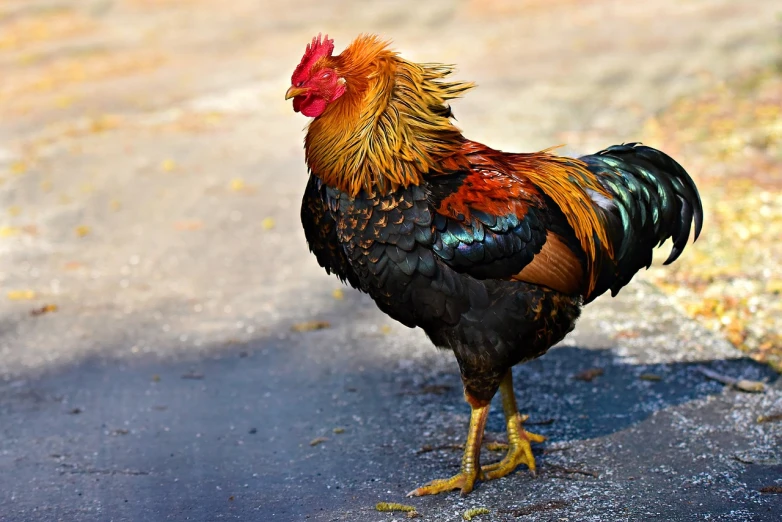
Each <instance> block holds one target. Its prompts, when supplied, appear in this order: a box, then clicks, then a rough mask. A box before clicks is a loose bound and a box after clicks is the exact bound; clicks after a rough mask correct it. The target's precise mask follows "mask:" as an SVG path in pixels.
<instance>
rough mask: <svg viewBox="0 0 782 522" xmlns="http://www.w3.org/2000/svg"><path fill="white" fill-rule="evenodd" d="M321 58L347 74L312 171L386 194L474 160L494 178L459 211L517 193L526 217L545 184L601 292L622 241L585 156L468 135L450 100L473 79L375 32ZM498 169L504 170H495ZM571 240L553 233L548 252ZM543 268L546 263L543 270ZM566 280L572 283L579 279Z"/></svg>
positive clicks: (314, 134)
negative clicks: (518, 148)
mask: <svg viewBox="0 0 782 522" xmlns="http://www.w3.org/2000/svg"><path fill="white" fill-rule="evenodd" d="M318 67H329V68H333V69H334V70H335V71H336V73H337V74H338V75H339V76H340V77H342V78H344V79H345V82H346V90H345V94H344V96H343V97H342V99H340V100H339V102H338V103H334V104H331V105H330V106H329V107H328V108H327V109H326V110H325V111H324V112H323V114H322V115H321V116H320V117H318V118H316V119H315V120H313V121H312V122H311V123H310V126H309V130H308V133H307V137H306V139H305V151H306V156H307V164H308V166H309V168H310V171H311V172H312V173H313V174H315V175H316V176H318V177H319V178H320V179H321V180H322V181H323V182H324V183H325V184H326V185H329V186H332V187H335V188H337V189H339V190H340V191H342V192H346V193H348V194H350V195H352V196H356V195H358V194H359V193H360V192H361V191H362V190H363V191H365V192H366V193H367V194H371V195H374V194H378V193H380V194H385V193H388V192H390V191H393V190H396V189H398V188H399V187H408V186H410V185H418V184H420V183H422V182H423V180H424V177H425V176H429V175H437V174H441V173H443V172H448V171H456V170H460V169H470V170H474V171H475V172H476V174H478V175H479V176H483V177H485V178H486V179H485V180H484V181H485V186H483V187H480V186H478V184H477V183H476V184H474V185H473V186H472V189H474V191H472V192H471V191H466V192H465V191H459V193H458V194H459V196H458V197H456V198H454V199H452V200H451V201H450V202H448V203H449V204H450V205H451V206H452V208H451V210H452V211H456V210H459V211H462V213H463V214H464V212H465V211H466V209H467V206H468V204H469V205H471V206H472V208H476V209H480V208H483V209H485V210H487V211H491V210H497V211H500V209H501V208H505V209H508V208H509V205H508V203H509V201H510V200H513V202H512V205H510V207H512V208H513V211H514V212H516V213H517V215H519V216H520V217H521V216H522V215H523V213H524V212H526V208H527V204H528V203H532V202H534V203H538V204H540V201H541V196H540V194H539V191H542V192H544V193H545V194H546V195H547V196H549V197H550V198H551V199H552V200H553V201H554V202H555V203H556V204H557V205H558V206H559V208H560V209H561V210H562V212H563V213H564V214H565V216H566V218H567V220H568V223H569V224H570V226H571V227H572V228H573V230H574V232H575V234H576V237H577V238H578V240H579V243H580V245H581V247H582V249H583V251H584V253H585V254H586V258H587V263H588V267H587V271H588V273H589V280H588V283H587V287H586V292H585V297H586V296H588V295H589V294H590V293H591V292H592V290H593V289H594V287H595V284H596V282H597V278H598V275H599V270H600V267H599V260H600V258H601V256H602V254H603V253H605V254H607V255H609V256H613V251H612V249H611V243H610V241H609V240H608V237H607V232H606V229H605V225H604V223H603V220H602V218H601V216H600V214H599V213H598V210H597V208H596V206H595V204H594V203H593V202H592V199H591V198H590V195H589V191H592V192H594V193H597V194H600V195H602V196H604V197H605V198H608V199H610V198H611V196H610V194H608V192H606V190H605V189H604V188H603V187H602V186H601V185H600V184H599V182H598V181H597V180H596V179H595V177H594V175H592V174H591V173H590V172H589V171H588V170H587V168H586V165H585V164H584V163H583V162H581V161H579V160H575V159H571V158H563V157H559V156H555V155H553V154H550V153H549V152H548V150H546V151H541V152H537V153H532V154H507V153H503V152H500V151H496V150H493V149H490V148H489V147H486V146H485V145H482V144H479V143H476V142H473V141H470V140H467V139H466V138H464V137H463V136H462V134H461V132H460V130H459V129H458V128H457V127H456V126H455V125H454V124H453V122H452V121H451V113H450V109H449V108H448V104H447V102H448V100H451V99H454V98H457V97H459V96H460V95H461V94H463V93H464V92H465V91H467V90H469V89H470V88H472V87H473V86H474V84H472V83H467V82H448V81H444V79H445V78H446V77H447V76H448V75H450V74H451V73H452V72H453V67H452V66H449V65H442V64H417V63H413V62H410V61H407V60H405V59H403V58H401V57H399V55H398V54H397V53H395V52H393V51H391V50H389V49H388V42H386V41H383V40H381V39H380V38H378V37H377V36H375V35H362V36H359V37H358V38H357V39H356V40H355V41H354V42H353V43H351V44H350V45H349V46H348V47H347V48H346V49H345V50H344V51H343V52H342V53H341V54H339V55H338V56H324V57H323V58H320V59H319V60H318V61H317V62H316V63H315V64H314V65H313V69H317V68H318ZM492 171H494V172H496V173H499V174H501V175H504V176H505V179H504V180H502V179H500V177H495V178H493V177H492V174H491V172H492ZM469 180H470V177H468V178H467V180H466V181H468V182H469ZM509 180H512V181H513V182H511V183H509V182H508V181H509ZM466 188H467V187H466ZM466 188H465V189H466ZM484 189H486V190H484ZM444 203H445V202H444ZM493 205H494V206H496V208H494V209H493V208H492V206H493ZM454 206H456V207H459V208H455V207H454ZM441 208H442V207H441ZM443 210H445V209H443ZM563 248H565V247H564V245H563V244H561V243H559V244H554V243H552V245H551V246H550V248H549V250H547V253H548V252H549V251H551V252H553V251H555V250H556V251H562V250H563ZM543 257H545V256H543ZM539 270H545V269H544V268H535V270H534V271H539ZM534 271H533V270H531V271H530V272H529V273H533V272H534ZM523 273H524V272H522V274H520V275H519V276H518V277H522V275H523ZM535 277H536V279H540V277H541V276H540V275H539V274H538V275H537V276H535ZM551 277H552V278H560V279H561V277H562V276H561V274H552V275H551ZM563 281H564V282H563V284H564V285H566V286H568V287H570V286H572V280H571V279H566V280H563Z"/></svg>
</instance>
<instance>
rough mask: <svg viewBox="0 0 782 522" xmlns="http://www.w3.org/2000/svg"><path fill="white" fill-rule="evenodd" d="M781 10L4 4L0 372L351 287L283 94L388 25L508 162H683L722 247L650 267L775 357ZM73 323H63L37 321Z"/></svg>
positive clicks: (224, 327) (500, 0) (174, 0)
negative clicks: (316, 253)
mask: <svg viewBox="0 0 782 522" xmlns="http://www.w3.org/2000/svg"><path fill="white" fill-rule="evenodd" d="M780 12H782V9H780V7H779V5H778V4H777V3H776V2H773V1H759V0H756V1H753V2H732V1H719V0H690V1H687V2H681V1H667V0H663V1H658V2H653V3H646V4H643V5H642V4H640V3H635V2H620V1H609V0H590V1H578V2H577V1H568V0H555V1H535V0H525V1H512V0H482V1H477V0H475V1H457V2H453V1H431V2H425V3H421V2H399V1H387V2H386V1H375V2H349V1H334V2H310V1H308V0H300V1H298V2H297V3H296V7H295V8H291V7H286V6H284V5H283V4H281V3H275V2H265V1H260V0H232V1H231V2H217V1H210V0H82V1H78V2H77V1H65V0H4V1H2V2H0V67H1V68H2V77H1V78H0V206H1V207H2V213H0V256H1V257H0V260H1V261H2V270H0V288H2V290H3V291H2V295H0V313H2V317H3V321H4V323H5V324H6V325H8V326H7V327H6V328H5V329H4V332H3V334H2V335H3V338H2V347H1V348H0V360H2V363H1V365H0V368H1V369H2V371H3V373H4V374H6V375H8V374H12V373H14V372H16V371H19V370H20V369H22V368H30V367H32V368H42V367H45V366H46V365H47V364H50V363H52V362H55V361H61V360H63V359H64V360H69V359H70V358H72V357H75V356H79V355H85V354H88V353H93V352H95V351H101V352H102V351H105V350H114V349H116V350H118V352H119V353H120V354H124V352H126V351H128V350H132V349H135V350H137V351H139V352H144V351H154V350H155V348H153V346H152V345H154V344H155V342H153V339H158V338H165V339H167V340H177V341H178V340H179V339H180V338H183V339H188V341H183V342H182V345H181V346H178V347H177V349H180V348H181V349H186V350H190V349H193V342H195V343H199V344H201V343H203V344H205V345H206V344H210V343H213V342H218V341H222V340H223V338H224V337H226V335H229V334H230V335H236V336H239V337H241V336H243V335H244V336H252V335H254V333H255V332H256V331H257V330H262V329H263V328H264V327H268V326H270V325H271V324H273V323H274V322H276V321H279V320H280V318H281V317H287V316H286V314H287V313H288V312H286V310H289V309H290V308H291V305H290V304H289V303H290V301H291V298H290V296H291V295H297V294H301V293H303V294H304V297H301V299H304V300H305V301H306V299H309V298H308V297H307V295H311V293H312V292H313V291H314V292H318V291H319V290H318V289H323V291H324V292H330V291H331V290H332V289H335V288H338V286H337V284H336V282H335V281H333V280H329V279H326V278H325V277H321V274H320V272H319V269H318V267H317V266H316V264H315V262H314V260H313V259H310V257H309V256H308V255H307V253H306V249H305V247H304V244H303V236H302V233H301V231H300V230H299V224H298V217H297V213H298V201H299V197H300V193H301V191H302V188H303V186H304V183H305V179H306V178H305V176H306V172H305V167H304V164H303V154H302V150H301V143H302V138H303V132H302V128H303V127H304V125H305V124H306V121H305V120H304V118H302V117H301V116H300V115H297V114H294V113H293V112H292V110H291V106H290V103H286V102H284V101H283V99H282V97H283V94H284V92H285V89H286V88H287V86H288V83H289V76H290V74H291V72H292V70H293V68H294V67H295V66H296V64H297V63H298V61H299V59H300V57H301V54H302V52H303V50H304V46H305V45H306V43H307V42H308V41H309V39H310V38H311V37H312V36H313V34H317V33H318V32H324V33H325V32H327V33H328V34H329V35H330V36H331V37H333V38H334V40H335V43H336V46H337V50H339V49H340V48H342V47H343V46H345V45H346V44H347V43H349V42H350V40H351V39H352V38H354V37H355V36H356V34H358V33H359V32H377V33H379V34H382V35H383V36H384V37H387V38H390V39H392V40H393V41H394V46H395V47H396V48H397V49H398V50H399V51H400V52H402V53H403V54H404V55H405V56H407V57H409V58H411V59H414V60H419V61H440V62H445V63H455V64H457V65H458V67H459V73H458V74H459V77H460V78H462V79H465V80H473V81H475V82H477V84H478V86H479V88H478V89H476V90H474V91H472V92H471V93H469V95H468V96H467V97H466V98H465V99H464V100H461V101H458V102H457V103H456V104H455V112H456V115H457V117H458V118H459V124H460V125H461V127H462V128H463V129H465V132H466V134H467V135H468V136H469V137H471V138H472V139H475V140H479V141H483V142H486V143H488V144H491V145H492V146H495V147H497V148H501V149H504V150H514V151H530V150H536V149H541V148H545V147H548V146H551V145H555V144H560V143H564V144H566V147H565V148H564V149H562V150H561V152H562V153H565V154H567V153H571V154H580V153H589V152H593V151H595V150H598V149H599V148H602V147H604V146H607V145H609V144H613V143H618V142H623V141H634V140H640V141H643V142H646V143H648V144H649V145H652V146H654V147H659V148H661V149H663V150H665V151H666V152H668V153H669V154H671V155H672V156H674V157H675V158H677V159H679V160H680V162H681V163H683V164H684V166H685V167H686V168H687V169H688V170H689V171H690V172H691V174H692V175H693V177H694V178H695V179H696V181H697V182H698V186H699V187H700V188H701V191H702V196H703V200H704V205H705V208H706V211H707V214H706V220H705V223H706V225H705V229H704V233H703V237H702V239H701V240H700V241H699V242H698V243H697V244H696V245H695V248H693V249H691V250H689V251H688V252H687V255H685V256H683V258H682V259H681V261H680V262H678V263H676V264H675V265H673V266H672V267H667V268H666V269H665V270H656V269H653V270H652V271H651V272H649V273H646V274H644V275H643V277H646V278H649V279H650V280H652V281H654V282H655V283H656V284H658V285H660V287H661V288H663V289H664V290H665V291H666V292H669V293H670V294H671V295H673V296H674V297H675V301H676V303H678V304H679V305H680V306H681V307H682V308H683V309H684V310H686V312H687V313H688V314H690V315H692V316H693V317H697V318H698V319H699V320H702V321H703V322H704V324H706V325H708V326H709V328H713V329H714V330H717V331H720V332H722V333H723V334H724V335H726V336H727V337H728V339H730V341H731V342H732V343H733V344H735V345H736V346H738V347H739V348H741V349H743V350H745V351H747V352H748V353H750V354H752V356H753V357H755V358H757V359H758V360H761V361H770V362H772V363H774V364H777V365H779V352H780V349H781V348H780V346H781V345H782V341H780V334H779V332H780V331H782V323H780V321H782V308H780V306H782V305H780V303H782V299H780V298H779V293H780V291H782V275H780V274H782V266H781V263H782V199H780V198H782V195H780V190H782V147H780V138H781V136H782V112H781V109H782V72H781V68H782V58H780V57H782V45H781V44H780V26H781V24H782V20H781V18H780V17H781V16H782V15H781V14H780ZM310 281H317V285H316V286H315V290H313V289H312V286H311V285H310ZM304 289H308V290H307V292H303V290H304ZM297 301H299V303H298V304H300V300H299V299H297ZM47 307H49V308H47ZM54 308H57V312H56V314H54V313H53V314H52V315H58V316H60V318H59V319H57V318H51V319H50V318H46V319H43V318H41V317H37V318H36V319H33V318H30V317H28V316H27V313H28V312H29V311H31V310H44V311H46V310H54ZM294 308H296V307H294ZM44 313H45V314H46V313H48V312H44ZM41 315H44V314H41ZM42 319H43V320H42ZM109 324H110V327H108V325H109ZM237 324H242V325H244V327H243V328H237V326H236V325H237ZM153 325H154V326H153ZM150 326H153V327H152V330H153V331H154V332H155V333H154V335H152V334H150V333H149V332H150V329H149V328H148V327H150ZM162 326H165V327H166V328H165V329H163V330H161V328H162ZM47 332H49V333H51V332H57V333H58V336H59V337H58V339H59V343H60V344H59V348H58V349H57V350H55V351H53V350H52V349H51V346H50V345H49V343H48V342H47V339H48V337H47V336H48V333H47ZM145 332H146V333H145ZM139 335H140V336H141V339H140V340H138V341H136V340H135V339H136V338H137V337H138V336H139ZM149 335H151V338H150V340H149V342H147V341H144V340H143V338H144V337H146V336H149ZM17 336H18V337H17ZM126 338H127V339H126ZM13 339H24V345H25V346H26V348H25V349H24V350H20V349H18V348H13V346H12V345H14V343H13ZM190 341H193V342H190ZM158 344H159V343H158ZM174 344H177V343H174ZM125 345H128V346H125ZM185 345H186V347H184V346H185ZM17 346H18V345H17ZM108 346H112V347H115V346H122V348H109V347H108ZM777 367H779V366H777Z"/></svg>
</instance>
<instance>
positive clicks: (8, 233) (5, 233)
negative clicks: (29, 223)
mask: <svg viewBox="0 0 782 522" xmlns="http://www.w3.org/2000/svg"><path fill="white" fill-rule="evenodd" d="M19 232H20V230H19V227H6V226H3V227H0V237H13V236H17V235H19Z"/></svg>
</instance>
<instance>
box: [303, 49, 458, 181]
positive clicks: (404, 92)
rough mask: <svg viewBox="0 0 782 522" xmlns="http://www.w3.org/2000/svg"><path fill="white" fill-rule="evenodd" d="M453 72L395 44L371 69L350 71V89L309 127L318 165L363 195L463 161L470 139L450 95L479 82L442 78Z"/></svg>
mask: <svg viewBox="0 0 782 522" xmlns="http://www.w3.org/2000/svg"><path fill="white" fill-rule="evenodd" d="M351 72H352V73H353V74H351ZM451 72H452V71H451V68H450V67H448V66H444V65H437V64H427V65H419V64H415V63H412V62H408V61H405V60H403V59H401V58H398V57H397V56H396V55H395V54H393V53H391V52H388V51H386V52H384V53H382V54H380V55H378V56H376V57H375V58H374V59H373V60H372V62H371V63H369V64H368V65H367V66H366V67H365V68H364V69H363V70H360V71H349V72H346V73H345V78H346V80H347V92H346V93H345V95H344V96H343V97H342V98H341V99H340V100H339V101H338V102H336V103H334V104H333V105H332V106H330V107H328V108H327V110H326V111H325V112H324V113H323V114H322V115H321V116H320V117H318V118H316V119H315V120H313V121H312V123H311V124H310V126H309V130H308V132H307V138H306V140H305V150H306V154H307V164H308V166H309V168H310V171H311V172H312V173H313V174H314V175H316V176H318V177H319V178H320V179H321V180H322V181H323V182H324V183H325V184H326V185H328V186H331V187H334V188H336V189H339V190H341V191H343V192H347V193H349V194H351V195H353V196H355V195H357V194H358V193H359V192H361V190H365V191H367V193H380V194H385V193H388V192H389V191H393V190H396V189H398V188H399V187H407V186H410V185H418V184H420V183H421V182H422V181H423V177H424V176H425V175H426V174H429V173H430V172H432V171H438V170H440V169H442V165H443V163H446V164H459V163H461V161H460V160H459V156H460V152H459V151H460V149H461V145H462V143H463V141H464V138H463V137H462V135H461V133H460V132H459V129H457V128H456V127H455V126H454V125H453V123H452V122H451V120H450V118H451V110H450V107H449V106H448V104H447V101H448V100H450V99H453V98H456V97H457V96H459V95H460V94H461V93H463V92H464V91H466V90H467V89H469V88H470V87H472V84H469V83H458V82H444V81H442V79H443V78H444V77H445V76H447V75H448V74H450V73H451Z"/></svg>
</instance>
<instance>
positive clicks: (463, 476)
mask: <svg viewBox="0 0 782 522" xmlns="http://www.w3.org/2000/svg"><path fill="white" fill-rule="evenodd" d="M477 478H478V473H470V474H467V473H465V472H460V473H457V474H456V475H454V476H453V477H451V478H449V479H436V480H433V481H431V482H430V483H428V484H426V485H424V486H421V487H420V488H416V489H414V490H413V491H411V492H410V493H408V494H407V496H408V497H422V496H424V495H436V494H438V493H443V492H445V491H451V490H452V489H459V490H461V493H462V495H466V494H468V493H469V492H470V491H472V489H473V487H475V481H476V480H477Z"/></svg>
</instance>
